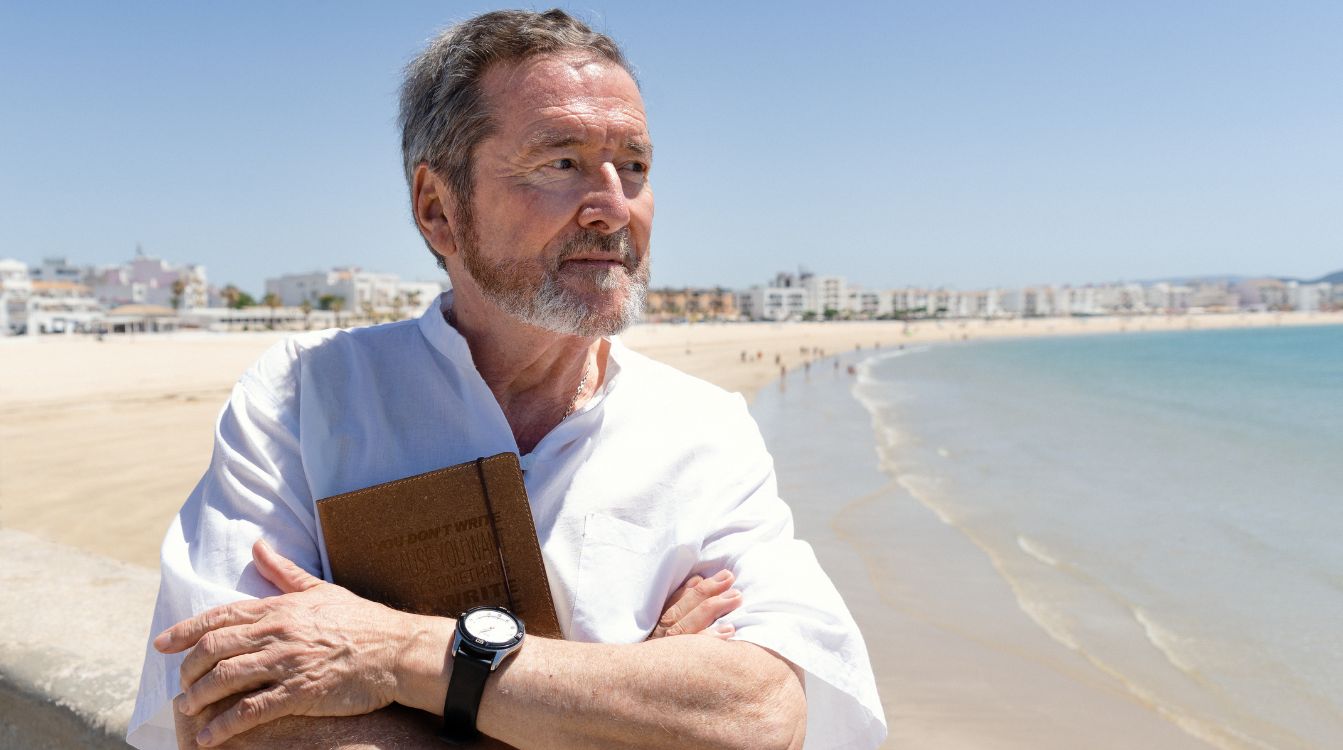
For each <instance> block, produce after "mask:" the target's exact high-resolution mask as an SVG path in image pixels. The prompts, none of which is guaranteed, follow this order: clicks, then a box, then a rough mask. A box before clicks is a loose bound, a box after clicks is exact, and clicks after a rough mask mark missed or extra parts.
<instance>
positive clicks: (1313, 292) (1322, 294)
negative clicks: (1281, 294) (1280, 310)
mask: <svg viewBox="0 0 1343 750" xmlns="http://www.w3.org/2000/svg"><path fill="white" fill-rule="evenodd" d="M1333 296H1334V294H1333V285H1332V284H1328V283H1325V282H1320V283H1318V284H1300V283H1297V282H1295V281H1290V282H1288V283H1287V304H1288V305H1289V306H1290V307H1291V308H1292V309H1294V310H1300V311H1302V312H1318V311H1320V310H1326V309H1329V308H1330V307H1331V306H1332V304H1333Z"/></svg>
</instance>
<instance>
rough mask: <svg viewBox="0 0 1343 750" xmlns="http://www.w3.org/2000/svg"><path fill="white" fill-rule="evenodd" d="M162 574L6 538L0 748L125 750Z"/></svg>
mask: <svg viewBox="0 0 1343 750" xmlns="http://www.w3.org/2000/svg"><path fill="white" fill-rule="evenodd" d="M157 591H158V572H157V571H154V570H149V569H146V568H141V567H138V566H135V565H129V564H127V563H122V562H118V561H116V560H111V559H108V558H105V557H101V556H98V555H93V554H89V553H86V552H82V551H80V550H77V549H73V548H71V547H65V546H62V545H59V544H54V543H52V542H48V541H45V540H42V539H38V538H37V537H34V536H31V535H29V534H24V533H22V532H18V531H13V530H9V529H0V748H6V749H7V748H15V749H16V750H17V749H18V748H23V750H48V749H49V748H50V749H52V750H54V749H56V748H61V749H64V748H100V749H101V748H118V749H119V750H125V748H126V747H128V746H127V745H126V743H125V740H124V739H123V738H124V737H125V736H126V726H127V722H128V721H129V720H130V715H131V709H132V707H133V706H134V704H135V692H136V689H137V687H138V685H139V681H140V665H141V662H142V660H143V659H144V649H145V642H146V640H147V638H148V635H149V618H150V615H151V613H152V611H153V607H154V597H155V595H156V593H157Z"/></svg>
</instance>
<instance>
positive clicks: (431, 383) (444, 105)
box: [128, 10, 886, 750]
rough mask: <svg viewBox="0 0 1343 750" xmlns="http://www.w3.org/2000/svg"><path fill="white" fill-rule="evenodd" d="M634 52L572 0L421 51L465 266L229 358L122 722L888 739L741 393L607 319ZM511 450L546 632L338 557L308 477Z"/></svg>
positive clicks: (295, 740)
mask: <svg viewBox="0 0 1343 750" xmlns="http://www.w3.org/2000/svg"><path fill="white" fill-rule="evenodd" d="M630 71H631V66H630V65H629V63H628V62H627V61H626V59H625V57H624V54H623V53H622V52H621V50H620V49H619V48H618V47H617V46H616V44H615V42H613V41H612V40H611V39H610V38H609V37H607V36H605V35H603V34H599V33H596V32H593V31H592V30H591V29H589V28H588V27H587V26H585V25H584V24H582V23H581V22H579V21H577V20H575V19H574V18H572V17H570V16H569V15H567V14H566V13H564V12H563V11H559V10H551V11H547V12H544V13H534V12H527V11H500V12H494V13H487V14H484V15H481V16H478V17H476V18H473V19H470V20H468V21H465V22H463V23H460V24H458V25H456V26H453V27H451V28H449V29H447V30H446V31H444V32H442V33H441V34H439V35H438V36H437V37H435V38H434V39H433V40H432V41H431V42H430V43H429V45H428V47H427V48H426V49H425V50H424V51H423V53H422V54H421V55H420V56H419V57H417V58H416V59H415V60H413V61H412V62H411V64H410V65H409V66H408V68H407V73H406V81H405V83H404V86H403V89H402V97H401V116H400V122H401V127H402V153H403V166H404V169H405V175H406V179H407V182H408V184H409V188H410V200H411V209H412V213H413V216H414V218H415V221H416V224H417V226H418V228H419V230H420V233H421V235H422V236H423V238H424V240H425V243H426V244H427V246H428V247H429V250H430V251H431V253H432V254H433V256H434V258H435V260H436V261H437V263H438V265H439V266H440V267H441V268H443V269H444V270H445V271H446V272H447V274H448V276H449V277H450V278H451V280H452V287H453V289H452V291H450V292H447V293H445V294H443V295H442V296H441V297H439V298H438V299H437V300H436V301H435V303H434V304H431V305H430V306H429V307H428V309H427V310H426V311H425V313H424V314H423V316H422V317H421V318H420V319H418V320H410V321H402V322H397V323H389V324H384V325H377V326H371V327H366V328H358V329H351V330H344V331H341V330H331V331H321V332H314V333H303V334H299V335H295V336H293V337H291V338H289V339H287V340H286V341H284V342H282V343H280V344H278V345H276V346H275V347H273V348H272V349H271V350H269V351H268V352H267V353H266V354H265V355H263V357H262V358H261V360H260V361H258V362H257V364H256V365H255V366H253V367H252V368H251V369H250V370H248V371H247V372H246V373H245V374H244V375H243V376H242V378H241V379H240V380H239V381H238V383H237V384H236V386H235V387H234V390H233V392H232V395H231V397H230V398H229V400H228V403H227V405H226V406H225V408H224V410H223V412H222V413H221V414H220V417H219V421H218V423H217V426H216V431H215V444H214V454H213V458H212V459H211V462H210V466H209V468H208V470H207V471H206V473H205V475H204V477H203V478H202V479H201V481H200V483H199V484H198V485H197V487H196V488H195V490H194V491H193V492H192V493H191V495H190V497H189V498H187V500H186V503H185V505H184V506H183V507H182V509H181V511H180V512H179V514H178V515H177V517H176V518H175V519H174V521H173V523H172V525H171V527H170V529H169V531H168V534H167V536H166V538H165V539H164V543H163V549H162V578H161V584H160V589H159V597H158V602H157V604H156V607H155V611H154V619H153V624H152V630H151V633H152V640H151V641H150V643H149V646H148V648H147V653H146V658H145V665H144V670H143V673H142V676H141V684H140V692H139V696H138V698H137V701H136V708H135V712H134V715H133V717H132V719H131V724H130V734H129V736H128V740H129V741H130V743H131V744H132V745H134V746H136V747H138V748H171V747H178V746H179V744H180V746H182V747H188V746H192V745H194V744H195V743H199V744H201V745H204V746H215V745H218V744H220V743H222V742H225V741H227V740H229V739H230V738H232V737H235V736H239V735H241V736H239V740H240V741H241V742H242V744H243V745H244V746H246V747H284V748H287V747H319V746H320V747H345V746H360V747H364V746H378V747H398V748H404V747H438V746H442V742H441V740H440V739H438V738H437V737H435V736H434V732H435V731H437V732H441V733H442V734H443V735H444V736H445V737H447V738H451V739H453V740H454V741H461V740H469V739H474V738H477V737H479V736H480V735H484V736H486V737H490V738H494V739H495V740H498V741H499V742H500V743H505V744H507V745H509V746H512V747H516V748H520V749H522V750H526V749H527V748H535V747H547V748H587V747H595V746H602V747H610V746H622V747H677V748H699V747H726V746H733V747H741V746H744V745H745V746H750V747H753V748H754V747H759V748H772V747H778V748H800V747H804V742H805V747H806V748H874V747H876V746H877V745H879V744H880V743H881V742H882V740H883V738H884V737H885V734H886V727H885V719H884V718H883V715H882V709H881V705H880V702H879V700H878V698H877V694H876V687H875V681H874V679H873V675H872V671H871V666H870V663H869V660H868V656H867V650H866V646H865V644H864V642H863V638H862V636H861V634H860V633H859V632H858V629H857V626H856V625H855V623H854V621H853V618H852V617H851V616H850V614H849V612H848V609H847V608H846V607H845V605H844V602H843V601H842V600H841V598H840V596H839V593H838V592H837V591H836V589H835V587H834V585H833V584H832V582H831V581H830V579H829V578H828V577H827V576H826V574H825V572H824V571H822V570H821V568H820V566H819V564H818V563H817V561H816V558H815V556H814V555H813V553H812V551H811V548H810V547H809V546H808V545H807V544H806V543H805V542H802V541H800V540H797V539H795V538H794V537H793V521H792V515H791V512H790V510H789V508H788V506H787V505H786V504H785V503H784V502H783V500H782V499H780V497H779V494H778V488H777V483H776V479H775V474H774V468H773V461H772V459H771V457H770V455H769V453H768V452H767V450H766V447H765V445H764V441H763V440H762V439H761V436H760V432H759V429H758V428H757V426H756V424H755V422H754V420H753V419H752V418H751V416H750V413H749V412H748V411H747V409H746V405H745V402H744V400H743V399H742V398H741V396H740V395H738V394H731V393H727V392H724V391H722V390H720V389H719V388H717V387H715V386H712V385H710V384H708V383H705V382H703V381H700V380H697V379H695V378H692V377H690V376H688V375H685V374H683V373H680V372H678V371H676V370H674V369H672V368H669V367H667V366H665V365H662V364H659V363H657V362H654V361H652V360H649V359H647V358H646V357H643V356H641V355H639V354H636V353H635V352H633V351H630V350H629V349H626V348H625V347H624V346H623V345H622V344H621V343H620V340H619V339H618V338H617V337H616V336H615V334H617V333H619V332H620V331H621V330H623V329H625V328H626V327H627V326H629V325H630V324H631V323H633V322H634V321H635V320H636V319H637V318H638V316H639V314H640V313H641V311H642V309H643V305H644V299H645V294H646V291H647V288H648V281H649V246H650V245H649V238H650V233H651V229H652V226H651V224H652V218H653V194H652V191H651V188H650V187H649V175H650V171H651V168H652V163H653V144H652V140H651V137H650V135H649V130H648V125H647V122H646V116H645V113H644V107H643V102H642V99H641V97H640V94H639V89H638V86H637V85H636V83H635V81H634V78H633V76H632V73H631V72H630ZM335 158H339V155H335ZM762 356H763V354H762V353H759V352H758V353H757V358H759V357H762ZM784 374H786V366H784V365H782V364H780V375H784ZM500 452H514V453H516V454H517V455H518V456H519V457H520V463H521V465H522V467H523V471H524V481H525V485H526V490H527V496H528V500H529V503H530V505H531V509H532V514H533V516H534V518H535V522H536V526H537V529H536V531H537V537H538V539H539V540H540V543H541V553H542V557H543V562H544V564H545V568H546V570H547V575H548V578H549V583H550V587H551V590H552V593H553V596H554V599H555V602H556V614H557V617H558V619H559V623H560V629H561V630H562V631H563V634H564V636H565V638H564V640H559V639H548V638H541V637H536V636H534V635H526V636H525V637H524V636H523V635H522V633H521V631H520V630H519V629H518V627H517V621H516V619H514V618H513V615H512V614H511V613H509V612H508V611H507V610H504V609H502V608H490V609H488V610H487V611H486V615H487V617H486V618H485V619H484V620H480V621H479V622H480V623H482V624H480V627H481V628H482V630H480V631H476V630H474V629H471V630H462V628H463V627H466V628H474V627H475V626H473V625H469V624H467V625H465V626H464V624H463V623H469V622H472V620H470V619H469V618H455V617H431V616H426V615H413V614H408V613H404V612H399V611H396V610H393V609H390V608H388V607H385V606H382V605H380V604H376V603H373V602H370V601H367V600H364V599H361V598H359V597H357V596H355V595H354V594H353V593H351V592H350V591H348V590H346V589H344V588H342V587H340V586H337V585H335V584H333V583H330V582H329V581H330V565H329V562H328V560H327V558H326V553H325V549H324V547H323V542H322V539H323V537H322V529H321V526H320V524H319V523H318V520H317V516H316V514H315V509H314V503H315V502H316V501H317V500H318V499H321V498H326V497H331V496H334V495H338V494H341V493H345V492H351V491H354V490H358V489H361V488H365V487H370V486H373V485H377V484H381V483H384V482H388V481H391V480H395V479H398V478H401V477H407V476H412V475H416V474H420V473H424V472H427V471H432V470H435V469H438V468H440V467H444V466H450V465H454V464H458V463H462V462H465V461H473V460H475V459H476V458H478V457H481V456H489V455H493V454H496V453H500ZM387 512H388V513H389V514H390V513H395V512H396V508H394V507H389V508H387ZM425 584H426V585H429V586H432V585H434V578H433V576H432V575H430V576H427V577H426V580H425ZM473 617H474V615H473ZM510 628H511V629H510ZM463 632H469V633H476V632H479V633H481V634H483V635H480V636H474V635H473V636H471V638H472V639H473V640H472V641H471V643H472V644H474V645H469V646H468V644H467V642H466V640H465V639H466V638H467V636H463V635H461V633H463ZM496 632H497V633H501V634H503V633H511V634H512V635H507V636H505V635H499V636H498V637H494V636H489V635H488V634H489V633H496ZM454 633H456V634H458V636H459V637H458V639H457V640H454ZM490 644H495V645H493V646H491V645H490ZM505 644H507V649H505V648H504V645H505ZM491 648H493V649H494V650H493V651H489V653H491V654H494V657H493V660H492V661H491V660H490V659H487V658H485V657H482V656H480V654H479V653H477V652H478V651H479V650H480V649H486V650H487V651H488V650H489V649H491ZM482 659H484V661H482ZM440 717H442V718H440ZM426 727H429V728H430V729H429V730H428V731H426ZM482 746H498V745H482Z"/></svg>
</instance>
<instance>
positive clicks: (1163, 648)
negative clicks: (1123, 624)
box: [1133, 607, 1198, 675]
mask: <svg viewBox="0 0 1343 750" xmlns="http://www.w3.org/2000/svg"><path fill="white" fill-rule="evenodd" d="M1133 619H1135V620H1137V621H1138V624H1139V625H1141V626H1142V629H1143V634H1145V635H1146V636H1147V641H1148V643H1151V644H1152V646H1154V647H1155V648H1156V650H1157V651H1160V652H1161V655H1162V656H1164V657H1166V661H1168V662H1170V663H1171V664H1172V665H1174V667H1175V668H1176V669H1178V670H1180V671H1181V672H1184V673H1185V674H1187V675H1196V674H1197V673H1198V667H1196V666H1195V665H1194V662H1193V661H1192V660H1190V659H1188V658H1186V657H1185V656H1184V655H1182V654H1181V653H1180V647H1181V646H1183V645H1184V644H1185V643H1188V642H1189V639H1188V638H1185V637H1183V636H1181V635H1179V634H1178V633H1176V632H1175V631H1173V630H1170V629H1169V628H1165V627H1162V626H1161V625H1160V624H1159V623H1157V621H1156V620H1155V619H1153V618H1152V616H1151V615H1150V614H1148V612H1147V611H1146V610H1144V609H1143V608H1142V607H1134V608H1133Z"/></svg>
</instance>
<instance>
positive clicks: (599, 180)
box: [578, 162, 630, 234]
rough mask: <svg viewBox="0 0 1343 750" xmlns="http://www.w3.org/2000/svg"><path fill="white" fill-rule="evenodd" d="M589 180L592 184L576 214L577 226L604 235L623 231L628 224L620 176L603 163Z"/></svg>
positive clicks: (627, 207) (628, 207)
mask: <svg viewBox="0 0 1343 750" xmlns="http://www.w3.org/2000/svg"><path fill="white" fill-rule="evenodd" d="M593 180H594V183H595V184H593V185H592V186H591V187H590V188H589V191H588V193H587V195H585V196H583V206H582V208H580V209H579V211H578V224H579V226H581V227H583V228H584V229H595V230H597V231H598V232H602V233H604V234H611V233H612V232H618V231H620V230H621V229H624V228H625V227H626V226H627V225H628V224H629V223H630V205H629V199H628V198H627V197H626V196H625V185H624V183H623V182H621V180H620V172H619V171H617V170H616V167H615V165H614V164H612V163H610V162H606V163H604V164H602V167H601V169H600V170H598V171H597V174H596V175H595V176H594V177H593Z"/></svg>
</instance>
